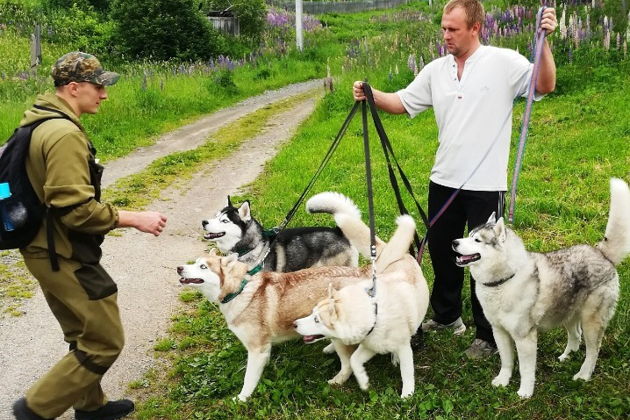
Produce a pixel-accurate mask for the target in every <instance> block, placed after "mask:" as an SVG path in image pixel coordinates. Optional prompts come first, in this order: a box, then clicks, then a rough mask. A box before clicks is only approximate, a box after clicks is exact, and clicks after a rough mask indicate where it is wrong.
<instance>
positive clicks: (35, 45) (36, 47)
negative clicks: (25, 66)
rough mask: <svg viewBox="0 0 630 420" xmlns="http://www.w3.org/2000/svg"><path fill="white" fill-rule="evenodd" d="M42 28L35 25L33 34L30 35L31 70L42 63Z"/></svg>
mask: <svg viewBox="0 0 630 420" xmlns="http://www.w3.org/2000/svg"><path fill="white" fill-rule="evenodd" d="M41 38H42V27H41V25H40V24H39V23H37V24H35V32H34V33H33V34H31V68H34V67H37V66H39V65H40V64H41V63H42V40H41Z"/></svg>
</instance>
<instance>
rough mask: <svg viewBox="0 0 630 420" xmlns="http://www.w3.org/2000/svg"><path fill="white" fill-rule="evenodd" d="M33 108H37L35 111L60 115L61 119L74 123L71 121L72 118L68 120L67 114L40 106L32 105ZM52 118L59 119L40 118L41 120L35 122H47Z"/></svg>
mask: <svg viewBox="0 0 630 420" xmlns="http://www.w3.org/2000/svg"><path fill="white" fill-rule="evenodd" d="M33 108H37V109H39V110H42V111H49V112H54V113H56V114H59V115H61V118H65V119H67V120H70V121H72V122H73V123H74V121H73V120H72V118H70V116H69V115H68V114H66V113H65V112H63V111H59V110H58V109H53V108H48V107H46V106H41V105H33ZM52 118H59V117H50V118H42V119H41V120H38V121H36V122H40V121H41V122H44V121H48V120H49V119H52Z"/></svg>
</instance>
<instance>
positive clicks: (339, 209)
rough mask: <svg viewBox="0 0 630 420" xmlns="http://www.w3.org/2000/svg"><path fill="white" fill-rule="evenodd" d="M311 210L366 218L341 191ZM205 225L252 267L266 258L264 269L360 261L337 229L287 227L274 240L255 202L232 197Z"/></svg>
mask: <svg viewBox="0 0 630 420" xmlns="http://www.w3.org/2000/svg"><path fill="white" fill-rule="evenodd" d="M306 209H307V211H308V212H310V213H329V214H332V215H333V216H335V215H342V214H343V215H345V216H348V217H353V218H356V219H359V220H360V219H361V212H360V210H359V209H358V207H357V206H356V205H355V204H354V202H353V201H352V200H351V199H349V198H348V197H346V196H344V195H343V194H339V193H335V192H324V193H320V194H317V195H315V196H313V197H311V199H310V200H308V201H307V203H306ZM201 225H202V226H203V229H204V231H205V232H206V233H205V234H204V238H205V239H207V240H210V241H213V242H214V243H215V244H216V246H217V248H218V249H219V250H220V251H221V252H223V253H225V254H227V253H238V255H239V257H238V259H239V261H242V262H244V263H246V264H249V265H250V266H251V267H254V266H256V265H257V264H259V263H260V262H261V261H260V260H261V259H262V258H263V257H264V264H263V270H264V271H279V272H290V271H297V270H301V269H304V268H308V267H318V266H328V265H337V266H352V267H356V266H357V265H358V259H359V253H358V251H357V250H356V249H355V248H354V247H353V246H352V245H350V242H349V241H348V239H347V238H346V237H345V236H344V234H343V232H342V231H341V229H339V228H337V227H335V228H330V227H299V228H290V229H284V230H283V231H281V232H280V233H278V235H277V236H276V238H275V241H272V237H270V235H268V234H267V232H266V231H265V230H264V229H263V226H262V225H261V224H260V223H259V222H258V221H257V220H256V219H255V218H254V217H253V216H252V214H251V206H250V203H249V201H245V202H244V203H243V204H241V205H240V206H239V207H235V206H233V205H232V203H231V201H230V197H228V202H227V206H226V207H224V208H223V209H222V210H221V211H219V212H218V213H217V214H216V216H214V217H213V218H211V219H206V220H203V221H202V222H201ZM272 243H273V245H272V248H271V249H270V250H269V245H270V244H272ZM267 251H269V252H268V253H267ZM265 254H267V256H266V257H265Z"/></svg>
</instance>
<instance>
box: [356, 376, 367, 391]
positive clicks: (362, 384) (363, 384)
mask: <svg viewBox="0 0 630 420" xmlns="http://www.w3.org/2000/svg"><path fill="white" fill-rule="evenodd" d="M357 382H358V383H359V388H361V390H362V391H367V390H368V388H369V387H370V381H368V380H359V379H358V378H357Z"/></svg>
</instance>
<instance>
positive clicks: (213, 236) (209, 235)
mask: <svg viewBox="0 0 630 420" xmlns="http://www.w3.org/2000/svg"><path fill="white" fill-rule="evenodd" d="M224 235H225V232H219V233H212V232H210V233H206V234H205V235H203V237H204V239H217V238H220V237H221V236H224Z"/></svg>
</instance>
